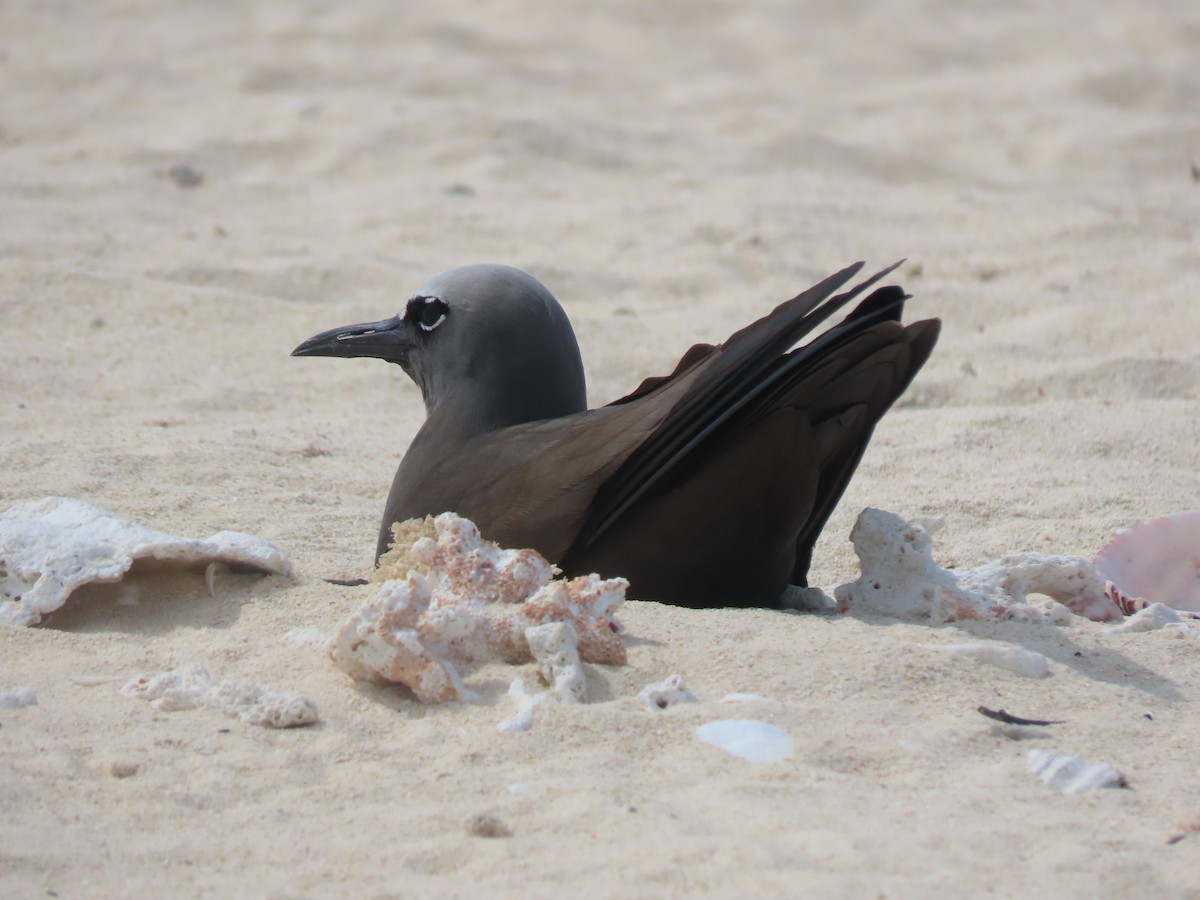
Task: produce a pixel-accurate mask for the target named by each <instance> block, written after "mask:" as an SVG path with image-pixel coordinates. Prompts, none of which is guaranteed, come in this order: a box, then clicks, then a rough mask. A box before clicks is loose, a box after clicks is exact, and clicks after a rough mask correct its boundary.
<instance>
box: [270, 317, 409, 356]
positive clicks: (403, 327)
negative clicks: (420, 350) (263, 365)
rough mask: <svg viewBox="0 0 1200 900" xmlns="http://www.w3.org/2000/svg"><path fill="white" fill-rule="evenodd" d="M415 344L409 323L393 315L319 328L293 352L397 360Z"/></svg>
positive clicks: (309, 354) (310, 354)
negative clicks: (318, 331)
mask: <svg viewBox="0 0 1200 900" xmlns="http://www.w3.org/2000/svg"><path fill="white" fill-rule="evenodd" d="M414 346H416V339H415V335H414V334H413V329H412V325H411V324H410V323H408V322H406V321H405V320H404V319H402V318H400V316H393V317H392V318H390V319H384V320H383V321H381V322H364V323H363V324H361V325H343V326H342V327H341V328H331V329H330V330H329V331H322V332H321V333H320V334H318V335H316V336H315V337H310V338H309V339H308V340H307V341H305V342H304V343H303V344H301V345H300V346H299V347H297V348H296V349H295V350H293V351H292V356H344V357H353V356H370V357H374V358H376V359H386V360H389V361H390V362H400V361H401V360H403V359H404V358H405V357H406V356H407V355H408V353H409V351H410V350H412V349H413V347H414Z"/></svg>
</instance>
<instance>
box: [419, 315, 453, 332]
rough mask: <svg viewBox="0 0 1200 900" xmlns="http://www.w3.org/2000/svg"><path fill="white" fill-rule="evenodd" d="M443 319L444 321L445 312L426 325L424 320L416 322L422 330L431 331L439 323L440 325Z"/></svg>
mask: <svg viewBox="0 0 1200 900" xmlns="http://www.w3.org/2000/svg"><path fill="white" fill-rule="evenodd" d="M445 321H446V314H445V313H442V314H441V315H440V316H438V318H437V321H436V322H432V323H430V324H429V325H426V324H425V323H424V322H417V324H418V325H420V326H421V330H422V331H433V329H435V328H437V327H438V326H439V325H441V324H442V323H443V322H445Z"/></svg>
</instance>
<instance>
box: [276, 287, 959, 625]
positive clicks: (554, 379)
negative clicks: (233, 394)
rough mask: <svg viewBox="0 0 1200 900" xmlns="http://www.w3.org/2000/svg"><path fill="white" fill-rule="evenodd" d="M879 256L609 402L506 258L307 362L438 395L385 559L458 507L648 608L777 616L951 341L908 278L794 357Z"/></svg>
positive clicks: (493, 531)
mask: <svg viewBox="0 0 1200 900" xmlns="http://www.w3.org/2000/svg"><path fill="white" fill-rule="evenodd" d="M862 265H863V264H862V263H857V264H855V265H853V266H850V267H849V268H846V269H843V270H842V271H841V272H838V273H837V274H835V275H832V276H830V277H829V278H826V279H825V280H824V281H822V282H820V283H819V284H817V285H814V286H813V287H811V288H809V289H808V290H806V291H804V292H803V293H801V294H800V295H798V296H797V297H795V298H793V299H791V300H788V301H787V302H785V303H783V304H782V305H780V306H779V307H777V308H776V309H775V310H774V311H772V312H771V313H769V314H767V315H766V316H764V317H763V318H761V319H759V320H758V321H756V322H754V323H752V324H751V325H748V326H747V327H745V328H743V329H741V330H740V331H738V332H736V333H735V334H733V335H732V336H730V338H729V339H728V340H726V341H725V342H724V343H723V344H720V345H717V346H712V345H709V344H697V345H696V346H694V347H692V348H691V349H690V350H688V351H687V353H685V354H684V356H683V358H682V359H681V360H680V361H679V363H678V365H677V366H676V367H675V371H673V372H672V373H671V374H670V375H667V376H665V377H660V378H648V379H646V380H645V381H644V382H643V383H642V384H641V385H640V386H639V387H638V388H637V389H636V390H635V391H633V393H631V394H629V395H627V396H625V397H622V398H621V399H619V400H616V401H614V402H612V403H610V404H609V405H607V406H602V407H599V408H596V409H588V408H587V404H586V399H585V388H584V375H583V363H582V360H581V358H580V355H579V346H578V344H577V343H576V340H575V333H574V331H573V330H572V329H571V324H570V322H569V321H568V319H567V315H566V313H565V312H564V311H563V309H562V307H561V306H559V304H558V302H557V301H556V300H555V299H554V297H553V296H552V295H551V293H550V292H549V291H548V290H547V289H546V288H545V287H544V286H543V285H542V284H541V283H540V282H538V281H537V280H536V279H534V278H533V277H532V276H530V275H527V274H525V273H524V272H521V271H520V270H518V269H513V268H509V267H507V266H496V265H476V266H466V267H464V268H459V269H452V270H450V271H448V272H443V273H442V274H440V275H436V276H434V277H433V278H432V279H430V280H429V281H428V282H426V283H425V284H424V285H423V286H422V287H421V288H420V289H419V290H418V291H417V292H416V293H415V294H413V296H412V297H411V298H410V299H409V300H408V301H407V303H406V304H405V307H404V309H403V310H402V311H401V312H400V313H398V314H397V315H396V316H394V317H392V318H390V319H384V320H383V321H379V322H369V323H366V324H362V325H350V326H346V327H342V328H334V329H332V330H330V331H326V332H323V333H321V334H318V335H316V336H315V337H313V338H310V339H309V340H307V341H305V342H304V343H302V344H301V345H300V346H299V347H297V348H296V349H295V350H293V351H292V355H293V356H342V357H360V356H369V357H377V358H380V359H384V360H387V361H388V362H394V363H397V364H398V365H400V367H401V368H403V369H404V371H405V372H407V373H408V375H409V377H411V378H412V379H413V381H415V382H416V383H417V385H418V386H419V387H420V389H421V393H422V395H423V396H424V400H425V409H426V413H427V417H426V419H425V424H424V425H423V426H422V427H421V430H420V431H419V432H418V433H417V436H416V437H415V438H414V439H413V441H412V444H411V445H410V446H409V448H408V452H407V453H405V455H404V458H403V459H402V460H401V462H400V468H399V470H398V471H397V472H396V477H395V480H394V482H393V483H392V489H391V492H390V493H389V495H388V499H387V506H386V507H385V510H384V515H383V524H382V526H381V528H380V532H379V544H378V547H377V552H376V557H377V558H378V556H379V555H380V554H382V553H383V552H384V551H385V550H386V549H387V548H388V545H389V543H390V541H391V526H392V524H393V523H394V522H399V521H403V520H405V519H411V518H415V517H421V516H425V515H436V514H438V513H441V512H445V511H448V510H449V511H453V512H456V513H458V514H459V515H462V516H465V517H467V518H469V519H471V520H472V521H474V522H475V524H476V525H478V526H479V530H480V532H481V533H482V534H483V535H484V537H486V538H488V539H489V540H492V541H496V542H497V543H499V544H500V545H501V546H504V547H533V548H534V549H536V550H538V551H539V552H540V553H541V554H542V555H543V556H545V557H546V558H547V559H550V560H552V561H556V562H557V563H558V565H559V566H560V567H561V568H562V569H563V571H564V572H565V573H566V574H567V575H579V574H587V573H591V572H598V573H599V574H601V575H603V576H605V577H613V576H618V575H620V576H624V577H625V578H628V579H629V582H630V589H629V594H630V596H632V597H637V598H639V599H644V600H658V601H661V602H665V603H672V604H676V605H679V606H692V607H713V606H742V607H746V606H768V607H770V606H776V605H778V604H779V602H780V599H781V596H782V594H783V592H784V590H785V589H786V588H787V586H788V585H789V584H794V585H801V586H804V585H806V584H807V573H808V567H809V562H810V560H811V557H812V549H813V545H814V544H815V543H816V540H817V537H818V535H819V534H820V532H821V529H822V527H824V525H825V522H826V520H827V519H828V518H829V515H830V514H831V513H832V512H833V508H834V506H835V505H836V504H837V501H838V499H839V498H840V497H841V495H842V492H843V491H844V490H845V488H846V484H847V483H848V482H849V480H850V477H851V475H852V474H853V473H854V470H855V468H856V467H857V466H858V463H859V460H860V459H861V458H862V455H863V451H864V450H865V449H866V446H867V442H868V441H869V440H870V437H871V433H872V431H873V430H874V428H875V424H876V423H877V422H878V421H879V419H880V418H881V417H882V416H883V414H884V413H885V412H886V411H887V409H888V408H889V407H890V406H891V405H892V403H893V402H894V401H895V400H896V398H897V397H899V396H900V394H901V393H903V391H904V389H905V388H906V387H907V386H908V384H909V382H910V381H911V380H912V378H913V376H914V375H915V374H916V373H917V371H918V370H919V369H920V368H921V366H922V365H923V364H924V363H925V360H926V359H928V357H929V354H930V352H932V350H933V346H934V344H935V343H936V341H937V336H938V329H939V327H940V322H939V321H938V320H937V319H929V320H925V321H921V322H916V323H914V324H912V325H908V326H907V327H905V326H903V325H901V323H900V314H901V310H902V308H903V305H904V301H905V300H906V299H907V295H906V294H905V293H904V291H903V290H902V289H901V288H899V287H895V286H890V287H882V288H878V289H876V290H874V291H873V292H872V293H870V294H869V295H868V296H867V297H866V299H864V300H863V301H861V302H860V303H859V304H858V306H857V307H856V308H855V309H854V310H853V311H852V312H851V313H850V314H849V315H847V316H846V317H845V318H844V319H843V320H842V321H841V322H839V323H838V324H837V325H835V326H833V327H832V328H828V329H827V330H825V331H824V332H823V333H821V334H819V336H817V337H815V338H813V339H812V340H810V341H809V343H807V344H805V345H804V346H801V347H799V348H796V349H792V348H793V347H795V345H796V344H797V343H798V342H799V341H800V340H801V339H802V338H804V337H806V336H808V335H810V334H811V333H813V332H814V331H815V330H816V329H818V328H819V327H820V326H822V325H823V324H824V323H825V322H826V321H827V320H828V319H829V318H830V317H831V316H833V315H834V314H835V313H837V312H838V311H839V310H841V309H843V308H844V307H845V306H847V305H848V304H849V303H850V302H852V301H853V300H854V299H855V298H857V297H859V296H860V295H861V294H862V293H863V292H865V291H866V290H867V289H868V288H870V287H872V286H874V285H875V284H876V282H878V281H879V280H880V279H882V278H883V277H884V276H885V275H887V274H888V273H889V272H891V271H892V270H893V269H895V268H896V266H892V267H891V268H888V269H885V270H884V271H882V272H880V273H879V274H877V275H875V276H873V277H872V278H869V279H867V280H866V281H864V282H862V283H860V284H858V285H857V286H855V287H853V288H851V289H849V290H846V291H844V292H842V293H840V294H838V293H836V292H837V291H838V290H839V289H840V288H842V287H844V286H845V285H846V284H847V283H848V282H849V281H850V280H851V279H852V278H853V277H854V276H855V275H856V274H857V273H858V272H859V270H860V269H861V268H862ZM896 265H899V263H897V264H896Z"/></svg>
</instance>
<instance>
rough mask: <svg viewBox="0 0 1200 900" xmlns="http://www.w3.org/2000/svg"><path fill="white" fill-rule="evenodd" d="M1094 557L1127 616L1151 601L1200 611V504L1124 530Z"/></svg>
mask: <svg viewBox="0 0 1200 900" xmlns="http://www.w3.org/2000/svg"><path fill="white" fill-rule="evenodd" d="M1092 562H1093V563H1094V564H1095V566H1096V569H1097V570H1098V571H1099V572H1100V574H1101V575H1102V576H1103V577H1104V578H1105V579H1106V580H1107V582H1108V583H1107V588H1108V590H1107V593H1108V597H1109V599H1110V600H1112V601H1113V603H1115V604H1116V605H1117V606H1118V607H1120V609H1121V612H1123V613H1125V615H1127V616H1128V615H1132V614H1133V613H1135V612H1137V611H1138V610H1140V609H1145V608H1146V607H1147V606H1149V605H1150V604H1151V603H1163V604H1166V605H1167V606H1170V607H1171V608H1172V609H1178V610H1187V611H1191V612H1200V509H1194V510H1192V511H1191V512H1184V513H1176V514H1175V515H1173V516H1162V517H1160V518H1157V519H1150V520H1149V521H1146V522H1142V523H1141V524H1139V525H1134V526H1133V527H1132V528H1126V529H1122V530H1121V531H1118V532H1117V535H1116V537H1114V538H1113V539H1112V540H1111V541H1109V542H1108V543H1107V544H1106V545H1105V546H1104V548H1103V549H1102V550H1101V551H1100V552H1099V553H1097V554H1096V556H1095V558H1093V560H1092Z"/></svg>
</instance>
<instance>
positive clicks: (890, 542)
mask: <svg viewBox="0 0 1200 900" xmlns="http://www.w3.org/2000/svg"><path fill="white" fill-rule="evenodd" d="M850 540H851V541H852V542H853V544H854V552H855V553H856V554H858V558H859V562H860V564H861V568H862V575H861V576H860V577H859V578H858V580H856V581H854V582H851V583H850V584H843V585H841V586H840V587H838V588H837V589H836V590H835V591H834V596H835V597H836V598H837V600H838V603H839V604H840V605H841V606H842V607H843V608H847V607H851V606H853V607H857V608H860V609H867V610H871V611H875V612H882V613H886V614H888V615H895V616H904V617H919V618H930V619H933V620H935V621H944V622H949V621H953V620H956V619H985V618H996V617H1003V618H1011V619H1024V620H1038V621H1044V620H1047V619H1049V620H1050V621H1055V622H1064V621H1066V620H1067V619H1069V615H1068V611H1070V612H1071V613H1074V614H1076V615H1081V616H1087V617H1088V618H1090V619H1096V620H1098V621H1107V620H1111V619H1117V618H1120V616H1121V613H1120V610H1118V609H1117V608H1116V606H1115V605H1114V604H1113V603H1112V601H1111V600H1109V599H1108V597H1106V596H1105V580H1104V578H1103V577H1102V576H1101V575H1100V574H1099V572H1097V571H1096V568H1095V566H1093V565H1092V564H1091V563H1090V562H1088V560H1086V559H1083V558H1081V557H1075V556H1046V555H1044V554H1039V553H1011V554H1009V555H1007V556H1005V557H1004V558H1003V559H1000V560H997V561H995V562H992V563H988V564H987V565H985V566H980V567H979V568H977V569H972V570H970V571H967V572H962V573H955V572H951V571H949V570H947V569H943V568H941V567H939V566H938V565H937V564H936V563H934V561H933V539H932V537H931V536H930V533H929V530H928V529H927V528H926V527H925V525H924V524H921V523H919V522H906V521H905V520H904V519H902V518H901V517H900V516H898V515H896V514H895V513H890V512H885V511H884V510H879V509H864V510H863V511H862V512H861V513H859V516H858V520H857V521H856V522H855V524H854V528H853V530H852V531H851V532H850ZM1031 594H1040V595H1044V596H1045V597H1048V598H1050V599H1051V600H1054V601H1056V602H1057V604H1061V606H1057V605H1054V604H1050V605H1049V606H1046V605H1039V604H1037V603H1035V602H1034V601H1032V600H1031V599H1030V597H1029V595H1031ZM1064 607H1065V609H1064Z"/></svg>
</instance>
